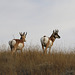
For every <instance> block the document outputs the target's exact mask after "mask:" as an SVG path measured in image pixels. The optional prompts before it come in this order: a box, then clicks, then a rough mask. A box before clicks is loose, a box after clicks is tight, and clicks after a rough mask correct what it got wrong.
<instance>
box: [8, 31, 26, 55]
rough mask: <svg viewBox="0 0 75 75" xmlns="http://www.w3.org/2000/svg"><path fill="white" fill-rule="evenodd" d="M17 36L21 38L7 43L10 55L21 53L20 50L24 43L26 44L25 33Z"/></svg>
mask: <svg viewBox="0 0 75 75" xmlns="http://www.w3.org/2000/svg"><path fill="white" fill-rule="evenodd" d="M19 34H20V36H21V38H20V39H13V40H11V41H9V45H10V48H11V52H12V54H13V53H14V52H15V51H17V50H21V53H22V49H23V47H24V42H26V40H25V38H26V35H27V32H26V33H25V32H24V33H22V32H21V33H19Z"/></svg>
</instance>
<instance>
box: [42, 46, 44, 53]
mask: <svg viewBox="0 0 75 75" xmlns="http://www.w3.org/2000/svg"><path fill="white" fill-rule="evenodd" d="M42 49H43V53H44V46H43V45H42Z"/></svg>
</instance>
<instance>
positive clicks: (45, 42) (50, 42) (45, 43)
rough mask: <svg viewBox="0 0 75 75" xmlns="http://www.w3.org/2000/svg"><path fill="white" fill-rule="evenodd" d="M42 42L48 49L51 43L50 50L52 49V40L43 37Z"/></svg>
mask: <svg viewBox="0 0 75 75" xmlns="http://www.w3.org/2000/svg"><path fill="white" fill-rule="evenodd" d="M40 41H41V44H42V45H43V46H45V47H46V45H47V43H48V42H49V46H48V48H51V46H52V45H53V42H52V40H49V37H47V36H43V37H42V38H41V39H40Z"/></svg>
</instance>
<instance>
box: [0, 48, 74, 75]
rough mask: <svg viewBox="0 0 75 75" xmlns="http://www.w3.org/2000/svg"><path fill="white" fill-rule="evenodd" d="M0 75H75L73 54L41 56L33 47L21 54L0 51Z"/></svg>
mask: <svg viewBox="0 0 75 75" xmlns="http://www.w3.org/2000/svg"><path fill="white" fill-rule="evenodd" d="M0 75H75V53H62V52H52V53H51V55H49V54H47V55H43V53H42V52H41V51H39V49H38V48H35V47H33V48H31V47H29V48H27V49H25V50H24V52H23V54H21V53H17V54H14V55H11V52H10V51H9V50H8V51H3V52H2V51H1V52H0Z"/></svg>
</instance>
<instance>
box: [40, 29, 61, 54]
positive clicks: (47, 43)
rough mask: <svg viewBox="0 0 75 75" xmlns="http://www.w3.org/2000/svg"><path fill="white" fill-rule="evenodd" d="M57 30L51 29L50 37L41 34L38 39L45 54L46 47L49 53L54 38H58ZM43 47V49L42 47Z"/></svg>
mask: <svg viewBox="0 0 75 75" xmlns="http://www.w3.org/2000/svg"><path fill="white" fill-rule="evenodd" d="M58 32H59V31H58V30H53V33H52V35H51V36H50V37H47V36H43V37H42V38H41V39H40V41H41V45H42V49H43V52H44V53H45V54H46V53H47V48H49V53H50V50H51V47H52V45H53V43H54V41H55V39H56V38H60V36H59V35H58ZM44 47H45V49H44Z"/></svg>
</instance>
